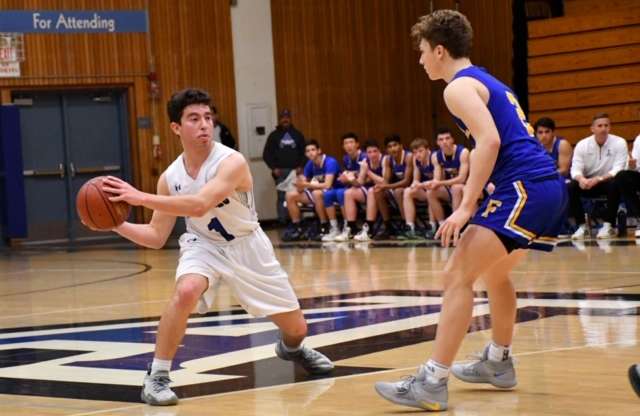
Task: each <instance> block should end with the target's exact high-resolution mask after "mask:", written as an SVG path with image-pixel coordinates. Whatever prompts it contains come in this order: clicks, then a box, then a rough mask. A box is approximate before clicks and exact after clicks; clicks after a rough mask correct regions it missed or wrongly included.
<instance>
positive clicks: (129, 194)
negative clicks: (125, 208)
mask: <svg viewBox="0 0 640 416" xmlns="http://www.w3.org/2000/svg"><path fill="white" fill-rule="evenodd" d="M102 190H103V191H105V192H109V193H112V194H114V195H115V196H112V197H109V201H112V202H117V201H124V202H126V203H127V204H129V205H133V206H140V205H142V203H143V200H144V192H141V191H139V190H137V189H136V188H134V187H133V186H131V185H130V184H129V183H127V182H125V181H123V180H122V179H120V178H116V177H115V176H107V179H105V180H104V182H103V186H102Z"/></svg>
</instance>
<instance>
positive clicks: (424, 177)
mask: <svg viewBox="0 0 640 416" xmlns="http://www.w3.org/2000/svg"><path fill="white" fill-rule="evenodd" d="M416 168H418V171H419V172H420V182H426V181H430V180H431V179H433V164H432V163H431V155H429V157H428V158H427V163H425V164H422V162H420V161H419V160H418V159H417V158H416Z"/></svg>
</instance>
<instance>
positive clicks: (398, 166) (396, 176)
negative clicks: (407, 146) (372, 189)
mask: <svg viewBox="0 0 640 416" xmlns="http://www.w3.org/2000/svg"><path fill="white" fill-rule="evenodd" d="M410 154H411V152H408V151H406V150H402V162H400V163H397V162H396V159H395V158H394V157H393V156H391V155H387V156H385V157H388V158H389V160H390V161H391V182H398V181H401V180H402V179H404V175H405V173H406V172H407V160H406V159H407V155H410Z"/></svg>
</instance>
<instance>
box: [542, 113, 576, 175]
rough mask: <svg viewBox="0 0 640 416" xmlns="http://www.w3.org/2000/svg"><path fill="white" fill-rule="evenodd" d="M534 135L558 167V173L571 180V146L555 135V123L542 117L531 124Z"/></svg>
mask: <svg viewBox="0 0 640 416" xmlns="http://www.w3.org/2000/svg"><path fill="white" fill-rule="evenodd" d="M533 128H534V130H535V131H536V137H537V138H538V140H540V143H541V144H542V146H544V148H545V149H546V150H547V153H549V155H550V156H551V158H552V159H553V161H554V162H555V164H556V167H557V168H558V173H559V174H560V175H561V176H563V177H564V178H566V179H568V180H569V181H571V176H570V170H571V155H572V154H573V148H572V147H571V144H569V142H568V141H566V140H565V139H563V138H562V137H560V136H556V133H555V130H556V123H555V121H553V120H552V119H550V118H549V117H542V118H540V119H538V121H536V122H535V123H534V124H533Z"/></svg>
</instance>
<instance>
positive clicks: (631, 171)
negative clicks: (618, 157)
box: [615, 134, 640, 238]
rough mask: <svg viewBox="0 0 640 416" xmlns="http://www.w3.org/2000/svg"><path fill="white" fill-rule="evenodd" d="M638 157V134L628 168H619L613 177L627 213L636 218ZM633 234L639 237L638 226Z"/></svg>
mask: <svg viewBox="0 0 640 416" xmlns="http://www.w3.org/2000/svg"><path fill="white" fill-rule="evenodd" d="M638 158H640V134H638V136H637V137H636V139H635V140H634V142H633V149H632V150H631V155H630V156H629V166H628V170H621V171H620V172H618V174H617V175H616V178H615V181H616V184H617V185H618V189H619V190H620V193H621V194H622V198H623V199H624V201H625V202H626V204H627V211H628V215H630V216H633V217H636V218H638V217H640V198H638V191H640V164H638ZM635 236H636V238H640V227H637V228H636V231H635Z"/></svg>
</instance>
